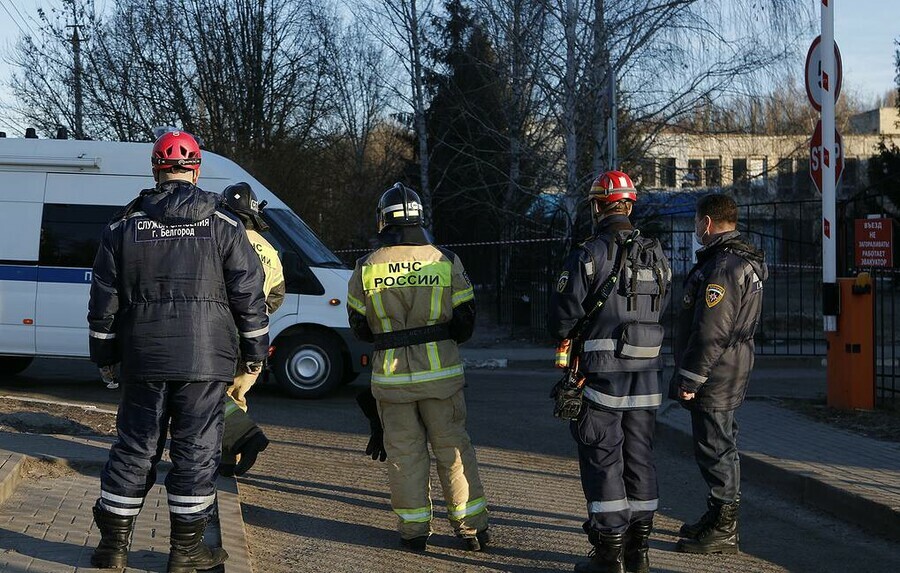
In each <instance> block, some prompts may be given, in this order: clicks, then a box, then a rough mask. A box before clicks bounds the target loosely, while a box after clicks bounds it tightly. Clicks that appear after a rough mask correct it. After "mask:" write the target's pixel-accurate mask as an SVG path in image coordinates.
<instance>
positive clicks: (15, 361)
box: [0, 356, 34, 374]
mask: <svg viewBox="0 0 900 573" xmlns="http://www.w3.org/2000/svg"><path fill="white" fill-rule="evenodd" d="M33 360H34V358H33V357H31V356H3V357H0V373H3V374H19V373H21V372H22V371H23V370H25V369H26V368H28V367H29V366H31V362H32V361H33Z"/></svg>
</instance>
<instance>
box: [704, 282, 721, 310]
mask: <svg viewBox="0 0 900 573" xmlns="http://www.w3.org/2000/svg"><path fill="white" fill-rule="evenodd" d="M723 298H725V287H723V286H722V285H717V284H708V285H706V306H707V308H712V307H714V306H716V305H717V304H719V303H720V302H722V299H723Z"/></svg>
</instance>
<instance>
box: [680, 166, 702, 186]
mask: <svg viewBox="0 0 900 573" xmlns="http://www.w3.org/2000/svg"><path fill="white" fill-rule="evenodd" d="M702 185H703V161H701V160H699V159H688V170H687V173H685V175H684V184H683V186H684V187H701V186H702Z"/></svg>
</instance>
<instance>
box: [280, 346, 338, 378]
mask: <svg viewBox="0 0 900 573" xmlns="http://www.w3.org/2000/svg"><path fill="white" fill-rule="evenodd" d="M330 367H331V364H330V362H329V361H328V356H327V355H326V354H325V352H323V351H322V350H321V349H319V348H316V347H312V346H306V347H302V348H299V349H298V350H297V352H295V353H294V355H293V356H292V357H291V359H290V361H288V374H289V376H290V379H291V383H292V384H294V385H295V386H298V387H300V388H316V387H317V386H320V385H321V384H322V382H324V381H325V379H326V378H327V376H328V371H329V369H330Z"/></svg>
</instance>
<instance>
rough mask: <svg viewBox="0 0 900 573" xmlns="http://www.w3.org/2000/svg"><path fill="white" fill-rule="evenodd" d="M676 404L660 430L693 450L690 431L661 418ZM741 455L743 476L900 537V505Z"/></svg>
mask: <svg viewBox="0 0 900 573" xmlns="http://www.w3.org/2000/svg"><path fill="white" fill-rule="evenodd" d="M673 407H680V406H678V404H676V403H674V402H669V403H668V404H664V405H663V406H662V407H661V408H660V409H659V412H658V414H657V421H656V427H657V432H660V431H662V432H664V433H665V435H666V436H667V437H668V438H670V439H672V440H674V441H675V442H676V443H677V445H678V446H680V447H684V448H685V449H687V450H689V451H693V447H694V445H693V438H692V436H691V434H690V433H688V432H685V431H684V430H682V429H681V428H678V427H676V426H670V425H668V424H666V423H665V422H662V421H660V418H661V417H662V416H663V415H664V414H665V413H666V412H668V411H669V409H670V408H673ZM739 451H740V447H739ZM740 455H741V475H742V476H743V477H745V478H748V479H750V480H752V481H756V482H758V483H760V484H762V485H765V486H766V487H769V488H772V489H774V490H776V491H778V492H779V493H781V494H783V495H785V496H787V497H789V498H791V499H793V500H796V501H798V502H799V503H801V504H803V505H805V506H807V507H811V508H813V509H817V510H820V511H824V512H825V513H829V514H831V515H833V516H835V517H837V518H838V519H841V520H843V521H846V522H849V523H852V524H854V525H856V526H859V527H861V528H862V529H864V530H866V531H867V532H869V533H873V534H875V535H879V536H881V537H887V538H889V539H893V540H896V541H900V507H896V508H895V507H892V506H890V505H888V504H886V503H878V502H877V501H873V500H871V499H867V498H864V497H862V496H859V495H856V494H854V493H851V492H849V491H847V490H845V489H842V488H840V487H838V486H836V485H834V484H831V483H828V482H827V481H825V480H823V479H820V478H819V477H818V476H813V475H810V474H808V473H807V472H805V471H802V470H800V469H796V470H791V469H789V468H787V467H784V465H782V464H780V463H778V462H779V460H778V458H773V457H771V456H766V455H761V454H755V453H746V452H744V451H740Z"/></svg>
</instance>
